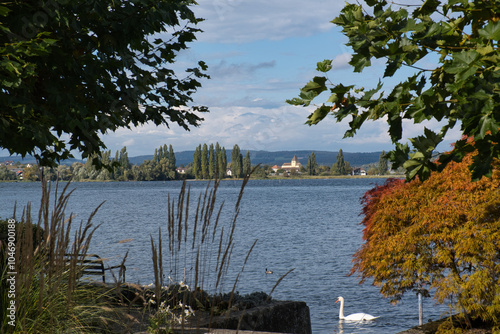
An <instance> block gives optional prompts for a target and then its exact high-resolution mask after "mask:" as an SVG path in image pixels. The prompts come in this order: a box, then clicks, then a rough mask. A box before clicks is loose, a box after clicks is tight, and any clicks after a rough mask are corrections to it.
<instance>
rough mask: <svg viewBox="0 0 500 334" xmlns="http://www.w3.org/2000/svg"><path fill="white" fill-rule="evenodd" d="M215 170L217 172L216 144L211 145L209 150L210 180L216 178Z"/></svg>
mask: <svg viewBox="0 0 500 334" xmlns="http://www.w3.org/2000/svg"><path fill="white" fill-rule="evenodd" d="M215 170H216V157H215V150H214V144H210V147H209V148H208V177H209V178H210V179H213V178H215Z"/></svg>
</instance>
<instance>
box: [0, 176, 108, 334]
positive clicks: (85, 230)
mask: <svg viewBox="0 0 500 334" xmlns="http://www.w3.org/2000/svg"><path fill="white" fill-rule="evenodd" d="M68 186H69V183H67V184H66V186H64V187H63V189H62V191H60V192H59V184H56V187H55V189H54V191H53V193H54V201H53V206H52V207H51V202H50V197H51V186H50V185H48V184H47V183H46V182H45V181H42V199H41V206H40V210H39V212H38V220H37V221H36V222H35V221H34V220H33V219H32V210H31V205H30V204H28V205H27V206H26V208H25V209H24V210H23V213H22V217H21V218H20V220H19V222H18V223H17V226H16V242H15V269H14V270H11V269H12V268H9V272H15V273H16V274H15V276H14V277H15V304H16V310H15V326H13V323H12V322H11V323H10V324H9V321H10V320H11V319H9V318H7V317H6V314H2V319H1V327H0V332H2V333H3V332H19V333H54V332H91V331H92V329H93V328H94V329H95V327H96V326H97V327H102V326H103V324H102V323H100V320H101V316H102V309H100V308H99V307H98V306H96V305H97V304H96V302H95V301H96V300H95V298H97V297H96V296H95V295H93V294H92V293H89V291H88V288H85V287H83V286H82V285H80V284H77V282H78V278H79V277H80V274H81V273H80V270H81V268H79V266H77V260H78V256H81V257H84V256H85V255H86V253H87V251H88V248H89V244H90V241H91V239H92V235H93V234H94V232H95V230H96V229H97V227H98V226H93V224H92V219H93V217H94V216H95V214H96V212H97V210H98V209H99V207H100V206H99V207H97V208H96V209H95V210H94V211H93V212H92V213H91V215H90V216H89V218H88V220H87V221H86V222H84V221H82V222H81V223H80V224H79V226H77V227H76V228H75V229H74V228H73V225H74V219H73V216H72V215H69V216H66V214H65V211H66V208H67V204H68V200H69V198H70V195H71V193H72V191H69V189H68ZM14 219H15V212H14ZM33 226H37V228H36V229H35V231H36V232H35V235H34V234H33ZM42 228H43V233H42V232H41V231H42ZM73 230H74V231H73ZM68 254H71V255H72V256H70V257H68V256H67V255H68ZM68 258H69V259H70V260H69V264H68ZM5 264H6V263H5V262H3V263H2V269H4V270H2V283H3V282H5V280H6V279H7V271H6V270H5V269H6V267H7V266H6V265H5ZM5 292H6V291H5V289H4V286H2V296H1V297H2V298H3V299H2V302H4V301H5Z"/></svg>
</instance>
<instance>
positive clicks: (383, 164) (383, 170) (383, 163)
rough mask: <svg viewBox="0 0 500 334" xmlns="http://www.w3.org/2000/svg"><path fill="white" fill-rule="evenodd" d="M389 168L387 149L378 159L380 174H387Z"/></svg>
mask: <svg viewBox="0 0 500 334" xmlns="http://www.w3.org/2000/svg"><path fill="white" fill-rule="evenodd" d="M388 170H389V165H388V164H387V157H386V156H385V151H382V153H381V154H380V157H379V159H378V173H379V174H380V175H385V174H387V171H388Z"/></svg>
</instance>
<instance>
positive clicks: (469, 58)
mask: <svg viewBox="0 0 500 334" xmlns="http://www.w3.org/2000/svg"><path fill="white" fill-rule="evenodd" d="M479 56H480V55H479V53H478V52H477V51H475V50H470V51H463V52H460V53H455V54H454V57H453V60H452V61H451V63H448V65H447V66H445V67H444V70H445V72H447V73H451V74H455V80H457V81H463V80H466V79H467V78H469V77H470V76H472V75H474V74H475V73H476V70H477V68H478V67H479V66H478V65H476V64H475V62H476V60H477V59H478V58H479Z"/></svg>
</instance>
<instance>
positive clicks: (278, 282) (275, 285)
mask: <svg viewBox="0 0 500 334" xmlns="http://www.w3.org/2000/svg"><path fill="white" fill-rule="evenodd" d="M294 270H295V268H292V269H290V270H288V271H287V272H286V274H284V275H283V276H281V277H280V278H279V279H278V281H276V284H274V286H273V288H272V289H271V292H269V294H268V295H267V298H266V300H269V299H271V295H272V294H273V292H274V289H276V287H277V286H278V285H279V284H280V283H281V281H282V280H283V279H284V278H285V277H286V276H287V275H288V274H290V273H291V272H292V271H294Z"/></svg>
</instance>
